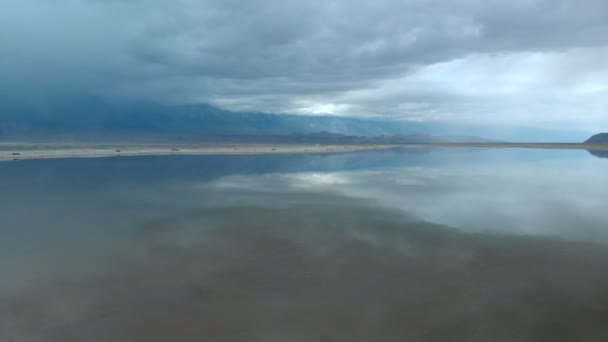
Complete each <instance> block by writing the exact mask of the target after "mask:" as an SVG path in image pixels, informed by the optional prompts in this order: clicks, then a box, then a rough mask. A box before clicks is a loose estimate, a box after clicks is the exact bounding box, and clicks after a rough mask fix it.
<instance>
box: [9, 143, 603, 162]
mask: <svg viewBox="0 0 608 342" xmlns="http://www.w3.org/2000/svg"><path fill="white" fill-rule="evenodd" d="M399 147H418V148H420V147H444V148H531V149H562V150H575V149H576V150H604V151H608V145H599V144H598V145H594V144H575V143H430V144H399V145H349V144H346V145H338V144H332V145H321V144H305V145H300V144H172V145H169V144H166V143H164V144H163V143H158V144H154V143H145V144H128V143H124V144H121V143H113V144H110V143H108V144H101V143H30V142H23V143H16V142H0V162H2V161H18V160H32V159H59V158H102V157H120V156H125V157H133V156H160V155H243V154H307V153H310V154H316V153H347V152H357V151H369V150H382V149H389V148H399Z"/></svg>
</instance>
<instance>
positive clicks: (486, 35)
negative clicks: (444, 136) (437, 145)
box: [0, 0, 608, 119]
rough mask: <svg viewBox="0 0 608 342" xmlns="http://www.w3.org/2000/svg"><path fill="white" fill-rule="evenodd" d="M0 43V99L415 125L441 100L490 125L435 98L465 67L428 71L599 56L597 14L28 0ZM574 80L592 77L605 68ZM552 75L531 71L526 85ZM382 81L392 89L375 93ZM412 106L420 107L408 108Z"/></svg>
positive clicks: (440, 6) (521, 4)
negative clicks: (30, 97) (59, 97)
mask: <svg viewBox="0 0 608 342" xmlns="http://www.w3.org/2000/svg"><path fill="white" fill-rule="evenodd" d="M0 44H1V45H0V48H1V49H2V53H3V58H2V60H1V61H0V71H1V72H2V74H3V76H4V77H3V78H2V80H0V87H1V88H2V89H4V90H6V91H5V93H7V92H12V93H18V94H21V95H23V94H31V93H42V94H45V96H54V94H62V93H74V92H76V93H89V94H93V95H103V96H111V97H129V98H138V99H153V100H161V101H166V102H211V103H215V104H219V105H223V106H226V107H229V108H235V109H251V110H262V111H263V110H269V111H293V112H301V113H310V112H336V113H342V114H346V113H350V114H381V115H382V114H391V115H397V116H402V117H404V118H408V116H412V117H416V116H422V117H428V119H433V114H434V113H435V114H436V113H437V112H441V113H442V114H446V113H447V112H449V108H450V107H451V106H446V105H442V104H441V103H442V102H445V101H448V102H449V103H450V104H453V105H454V106H453V108H454V109H453V111H454V112H453V113H449V114H453V115H454V116H455V117H459V114H466V113H468V112H471V111H473V112H475V113H476V114H477V113H478V112H479V113H481V115H487V116H489V117H492V115H493V113H492V110H493V109H495V108H500V104H499V103H496V101H495V99H494V98H492V99H490V100H488V99H486V98H482V99H480V98H476V97H471V96H469V95H466V96H464V97H463V96H462V95H461V94H454V93H455V92H456V91H454V90H452V89H443V88H444V85H445V83H446V82H447V83H450V82H453V81H455V80H458V79H460V78H463V77H464V76H465V75H466V74H468V73H475V72H477V70H476V67H477V62H476V61H475V60H473V61H472V62H471V63H468V64H467V63H465V65H464V66H463V67H462V68H460V69H458V70H457V71H456V72H454V73H452V74H448V75H443V74H442V75H440V76H439V77H440V79H438V80H435V83H425V82H423V81H424V80H426V79H427V78H428V77H429V72H430V73H431V74H430V76H433V77H434V76H436V75H435V74H433V73H432V71H433V70H430V71H429V70H428V67H429V66H431V65H433V64H436V63H448V66H450V65H451V64H449V63H451V61H453V60H454V59H464V60H465V61H468V58H470V56H475V55H480V54H481V55H488V56H490V61H489V62H488V63H490V64H492V63H498V64H496V65H495V66H496V68H498V69H500V68H501V67H502V66H503V63H504V61H503V60H501V59H498V60H495V59H494V58H492V57H491V56H496V55H498V56H502V55H510V56H511V55H512V56H515V57H513V58H514V60H515V61H514V62H512V63H515V64H517V63H519V62H520V61H521V60H522V59H523V60H524V61H525V59H526V56H527V55H526V54H529V53H531V52H535V53H539V54H541V55H544V54H549V55H550V56H549V58H550V57H551V54H553V55H555V54H557V57H555V56H553V58H558V59H565V60H566V61H570V59H569V56H570V55H569V51H570V50H571V49H575V48H576V49H583V50H585V51H587V54H589V55H591V56H597V54H598V52H597V51H596V48H601V47H603V46H605V45H606V44H608V4H607V3H606V2H605V1H603V0H587V1H582V2H581V1H575V0H562V1H548V0H546V1H532V0H529V1H522V0H519V1H509V2H506V1H477V0H459V1H439V0H428V1H419V0H409V1H396V0H375V1H364V0H356V1H317V0H313V1H279V0H264V1H262V0H257V1H234V0H231V1H219V0H206V1H195V0H179V1H171V2H166V1H136V0H131V1H112V0H89V1H84V0H54V1H50V0H41V1H31V0H30V1H21V2H12V3H10V2H5V3H3V4H0ZM522 54H523V55H522ZM541 59H542V58H541ZM539 63H540V62H539ZM530 67H532V68H534V67H535V66H529V65H527V64H526V63H524V65H521V66H518V68H519V69H518V70H520V71H522V70H523V71H525V70H528V69H526V68H530ZM576 68H582V69H585V70H597V69H598V68H601V70H604V68H605V65H603V64H601V62H597V63H595V64H593V63H591V64H590V63H587V64H583V65H580V64H577V65H576ZM484 70H485V69H484ZM523 71H522V72H523ZM418 73H420V74H421V76H420V77H417V76H416V75H418ZM561 73H563V71H552V72H547V73H543V74H541V75H538V81H539V82H542V81H543V80H545V79H547V78H552V77H553V78H554V77H556V76H555V75H556V74H560V75H561ZM412 75H413V76H412ZM412 77H413V78H412ZM395 80H401V81H399V82H398V81H395ZM421 80H422V81H421ZM391 82H392V83H391ZM387 83H388V84H392V89H384V88H385V87H386V85H387ZM419 83H420V84H421V85H420V86H421V87H423V88H428V89H423V90H426V91H423V93H425V95H424V96H422V97H419V96H418V94H419V93H420V92H415V91H412V89H411V88H412V87H413V86H412V84H414V85H415V84H419ZM585 84H586V83H585ZM472 86H474V87H477V88H482V89H485V88H487V87H488V85H487V84H486V83H476V84H473V85H472ZM516 86H517V90H518V91H520V92H521V93H522V94H523V95H522V96H523V98H519V97H516V100H517V101H520V102H521V104H522V105H525V104H528V103H529V102H530V101H536V102H542V101H541V100H545V102H546V99H543V98H542V96H540V95H526V96H524V95H525V94H526V93H527V91H528V90H529V89H528V87H529V85H528V84H519V83H518V84H516ZM574 86H578V83H577V84H575V85H574ZM49 91H51V92H50V95H49ZM353 92H355V93H357V95H361V96H356V97H353V96H351V95H352V93H353ZM429 92H432V93H433V95H429V94H428V93H429ZM502 94H503V93H499V94H494V93H493V94H491V96H490V97H495V96H498V95H502ZM553 94H558V95H559V94H561V93H559V92H558V91H556V92H555V93H551V95H553ZM13 95H14V94H13ZM365 97H367V98H368V100H360V98H365ZM443 97H446V98H447V100H445V101H442V98H443ZM530 98H531V99H530ZM436 99H439V100H438V101H437V100H436ZM586 100H589V101H591V102H590V103H594V102H593V101H595V100H596V98H595V97H593V98H591V99H586ZM383 102H384V103H386V104H385V105H384V106H383V107H382V108H378V107H377V106H376V104H377V103H383ZM471 102H472V103H473V105H470V104H471ZM600 104H602V103H598V104H597V105H598V106H599V105H600ZM518 105H519V104H518ZM417 106H421V107H420V108H422V109H412V107H414V108H418V107H417ZM549 109H550V108H542V111H548V110H549ZM538 115H541V116H542V115H550V113H548V112H547V113H545V112H543V113H541V114H538ZM524 117H527V116H526V115H524Z"/></svg>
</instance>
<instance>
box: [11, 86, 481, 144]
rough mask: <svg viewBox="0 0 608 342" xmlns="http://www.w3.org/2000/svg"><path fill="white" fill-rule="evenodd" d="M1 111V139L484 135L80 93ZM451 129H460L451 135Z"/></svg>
mask: <svg viewBox="0 0 608 342" xmlns="http://www.w3.org/2000/svg"><path fill="white" fill-rule="evenodd" d="M0 114H1V115H0V140H4V141H92V142H101V141H219V140H221V139H225V140H229V141H245V140H247V141H255V142H259V141H268V142H272V141H283V142H285V141H293V142H296V141H300V142H315V141H321V142H336V143H346V141H352V142H365V141H367V142H368V143H369V142H370V141H373V143H376V142H377V143H389V142H390V143H393V142H396V143H398V142H403V141H406V142H408V143H412V142H415V143H425V142H431V141H434V142H438V140H437V139H436V138H431V136H430V134H433V135H437V136H444V137H443V138H442V139H443V141H444V142H463V141H466V142H480V141H484V142H487V140H485V139H481V138H474V137H471V136H474V135H475V134H474V133H473V134H468V133H467V132H459V131H457V130H454V129H452V128H450V127H445V129H442V127H440V126H437V125H436V124H431V123H419V122H405V121H395V120H393V121H391V120H374V119H363V118H353V117H338V116H329V115H326V116H305V115H289V114H266V113H256V112H232V111H228V110H223V109H220V108H217V107H213V106H210V105H206V104H191V105H173V106H168V105H161V104H155V103H124V102H122V103H110V102H107V101H103V100H100V99H98V98H86V97H83V98H80V99H78V100H77V101H68V102H56V103H29V104H26V105H23V106H20V107H7V106H4V107H3V104H1V103H0ZM330 132H331V133H330ZM448 132H449V134H450V136H448V134H446V133H448ZM454 132H457V134H462V136H455V135H453V136H452V135H451V134H453V133H454ZM294 134H295V135H294ZM465 135H466V136H468V137H465ZM366 137H368V138H370V137H373V139H367V140H366Z"/></svg>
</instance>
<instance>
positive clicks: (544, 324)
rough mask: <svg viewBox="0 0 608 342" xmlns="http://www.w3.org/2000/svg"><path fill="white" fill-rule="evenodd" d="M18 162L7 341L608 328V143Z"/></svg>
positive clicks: (544, 334)
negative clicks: (603, 149) (598, 148)
mask: <svg viewBox="0 0 608 342" xmlns="http://www.w3.org/2000/svg"><path fill="white" fill-rule="evenodd" d="M602 157H605V155H602V154H600V153H595V154H594V155H592V154H591V153H588V152H587V151H581V150H535V149H467V148H424V147H420V148H401V149H391V150H379V151H365V152H356V153H344V154H318V155H315V154H309V155H304V154H300V155H240V156H238V155H232V156H221V155H216V156H148V157H112V158H92V159H56V160H23V161H16V162H4V163H0V189H1V190H0V217H1V221H0V272H1V273H0V274H1V279H2V281H1V282H0V341H11V342H12V341H19V342H20V341H28V342H35V341H171V340H173V341H201V340H206V341H509V342H513V341H608V325H606V322H607V320H608V206H607V205H606V203H607V202H608V191H607V190H608V159H605V158H602Z"/></svg>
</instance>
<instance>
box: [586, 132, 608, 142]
mask: <svg viewBox="0 0 608 342" xmlns="http://www.w3.org/2000/svg"><path fill="white" fill-rule="evenodd" d="M585 144H608V133H600V134H596V135H594V136H592V137H591V138H589V139H587V141H585Z"/></svg>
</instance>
